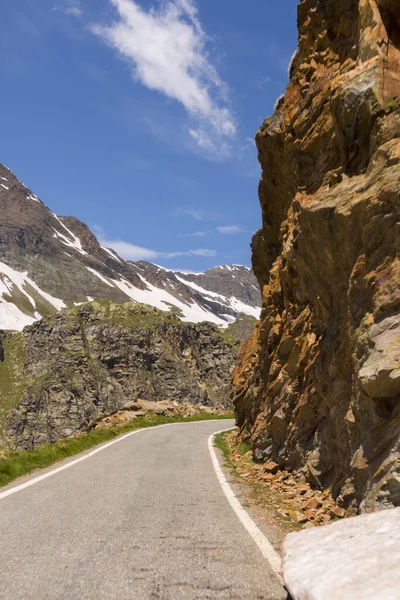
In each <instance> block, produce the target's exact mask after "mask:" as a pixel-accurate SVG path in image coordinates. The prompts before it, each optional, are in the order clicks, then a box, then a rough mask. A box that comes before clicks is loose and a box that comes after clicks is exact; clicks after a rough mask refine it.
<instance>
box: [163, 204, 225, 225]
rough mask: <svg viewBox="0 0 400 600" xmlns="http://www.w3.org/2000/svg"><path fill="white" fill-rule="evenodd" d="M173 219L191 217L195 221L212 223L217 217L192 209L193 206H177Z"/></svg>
mask: <svg viewBox="0 0 400 600" xmlns="http://www.w3.org/2000/svg"><path fill="white" fill-rule="evenodd" d="M172 216H174V217H192V219H196V221H207V220H208V221H213V220H215V219H216V218H218V217H217V215H215V214H213V213H206V212H205V211H204V210H201V209H199V208H194V207H193V206H179V207H178V208H177V209H176V210H175V211H174V212H173V215H172Z"/></svg>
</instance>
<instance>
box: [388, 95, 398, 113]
mask: <svg viewBox="0 0 400 600" xmlns="http://www.w3.org/2000/svg"><path fill="white" fill-rule="evenodd" d="M399 106H400V103H399V99H398V98H392V100H389V102H387V103H386V106H385V110H386V112H387V113H392V112H394V111H395V110H397V109H398V108H399Z"/></svg>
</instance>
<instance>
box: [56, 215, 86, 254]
mask: <svg viewBox="0 0 400 600" xmlns="http://www.w3.org/2000/svg"><path fill="white" fill-rule="evenodd" d="M52 215H53V217H55V218H56V219H57V221H58V222H59V223H60V225H61V227H64V229H65V231H67V232H68V234H69V235H70V236H71V238H72V241H71V240H69V239H68V238H67V237H66V236H65V235H64V234H62V233H60V232H59V231H57V229H54V227H53V231H54V232H55V233H54V237H57V238H60V239H61V241H62V243H63V244H65V245H66V246H69V247H70V248H74V249H75V250H76V251H77V252H79V253H80V254H83V255H85V254H87V252H85V250H84V249H83V248H82V243H81V241H80V239H79V238H78V237H77V236H76V235H75V234H74V233H72V231H71V230H70V229H68V227H66V226H65V225H64V223H63V222H62V221H61V219H60V218H59V217H57V215H56V214H54V213H52Z"/></svg>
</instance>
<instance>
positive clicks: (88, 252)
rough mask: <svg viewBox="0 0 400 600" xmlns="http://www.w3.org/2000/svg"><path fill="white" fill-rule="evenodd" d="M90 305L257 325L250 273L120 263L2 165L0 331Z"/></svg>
mask: <svg viewBox="0 0 400 600" xmlns="http://www.w3.org/2000/svg"><path fill="white" fill-rule="evenodd" d="M93 298H97V299H102V300H110V301H114V302H117V303H120V302H126V301H128V300H133V301H134V302H140V303H145V304H149V305H151V306H154V307H156V308H159V309H161V310H164V311H169V310H174V311H175V312H176V313H177V314H178V316H179V317H180V318H181V319H182V320H184V321H190V322H202V321H210V322H212V323H215V324H217V325H222V326H224V325H225V326H226V325H228V324H229V323H231V322H232V321H233V320H235V318H236V317H237V316H239V315H241V314H245V315H251V316H254V317H256V318H257V317H258V315H259V311H260V308H259V306H260V304H261V300H260V292H259V288H258V285H257V281H256V279H255V277H254V275H253V273H252V271H251V270H250V269H249V268H248V267H243V266H239V265H233V266H224V267H217V268H215V269H211V270H209V271H207V272H206V273H200V274H187V273H175V272H173V271H168V270H167V269H164V268H162V267H158V266H157V265H153V264H151V263H147V262H143V261H141V262H137V263H134V262H130V261H125V260H123V259H122V258H121V257H119V256H118V255H117V254H116V253H115V252H114V251H113V250H110V249H109V248H104V247H103V246H101V244H100V243H99V242H98V240H97V239H96V237H95V236H94V235H93V233H92V232H91V231H90V229H89V228H88V227H87V226H86V225H85V224H84V223H82V222H81V221H79V220H78V219H76V218H75V217H60V216H58V215H56V214H54V213H53V212H51V210H50V209H49V208H48V207H47V206H46V205H45V204H44V203H43V202H42V201H41V200H40V199H39V198H38V197H37V196H36V195H35V194H34V193H33V192H32V191H31V190H29V189H28V188H27V187H26V186H25V185H24V184H23V183H22V182H21V181H19V180H18V179H17V177H16V176H15V175H14V174H13V173H12V172H11V171H10V170H9V169H8V168H7V167H5V166H4V165H1V164H0V329H1V328H2V329H15V330H21V329H22V328H23V327H25V326H26V325H30V324H32V323H33V322H34V321H36V320H37V319H40V318H41V317H44V316H46V315H49V314H52V313H54V312H56V311H58V310H60V309H61V308H64V307H67V306H68V307H72V306H74V305H76V304H79V303H83V302H87V301H88V300H91V299H93Z"/></svg>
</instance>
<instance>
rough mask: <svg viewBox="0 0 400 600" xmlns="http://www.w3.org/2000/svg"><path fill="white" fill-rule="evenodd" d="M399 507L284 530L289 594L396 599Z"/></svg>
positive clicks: (315, 598) (331, 599) (298, 598)
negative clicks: (294, 529)
mask: <svg viewBox="0 0 400 600" xmlns="http://www.w3.org/2000/svg"><path fill="white" fill-rule="evenodd" d="M399 565H400V508H393V509H388V510H383V511H381V512H377V513H372V514H367V515H361V516H358V517H353V518H350V519H344V520H343V521H338V522H337V523H333V524H332V525H324V526H323V527H315V528H313V529H306V530H304V531H300V532H298V533H290V534H289V535H288V536H287V538H286V539H285V542H284V562H283V576H284V580H285V584H286V587H287V589H288V590H289V592H290V594H291V596H292V597H293V598H294V600H306V599H311V598H312V600H338V599H339V598H340V600H398V598H399V590H400V569H399Z"/></svg>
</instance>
